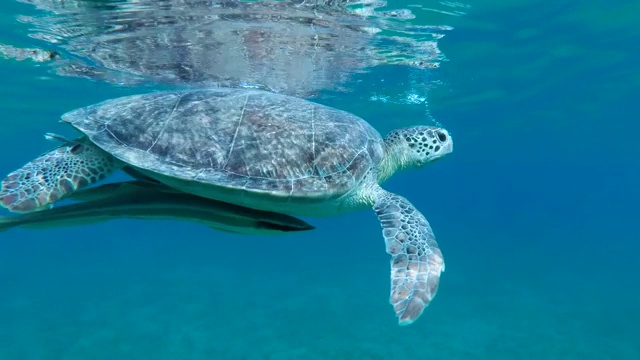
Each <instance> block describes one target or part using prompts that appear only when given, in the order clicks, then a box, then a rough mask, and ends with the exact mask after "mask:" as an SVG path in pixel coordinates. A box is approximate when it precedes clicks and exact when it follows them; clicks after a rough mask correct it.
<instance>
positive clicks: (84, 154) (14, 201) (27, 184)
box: [0, 138, 120, 212]
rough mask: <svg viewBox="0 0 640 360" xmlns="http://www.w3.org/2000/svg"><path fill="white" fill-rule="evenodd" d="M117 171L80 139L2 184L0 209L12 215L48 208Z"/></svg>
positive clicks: (107, 157)
mask: <svg viewBox="0 0 640 360" xmlns="http://www.w3.org/2000/svg"><path fill="white" fill-rule="evenodd" d="M118 167H120V165H119V163H118V161H117V160H115V159H114V158H113V157H112V156H111V155H109V154H107V153H105V152H104V151H102V150H100V149H99V148H97V147H96V146H95V145H93V144H91V143H89V142H88V141H87V140H86V139H85V138H80V139H77V140H74V141H71V142H68V143H65V144H63V145H62V146H60V147H58V148H55V149H53V150H51V151H50V152H48V153H46V154H44V155H42V156H40V157H38V158H37V159H35V160H33V161H31V162H30V163H28V164H26V165H24V166H23V167H22V168H20V169H18V170H16V171H14V172H12V173H11V174H9V175H7V177H6V178H5V179H4V180H3V181H2V189H1V190H0V205H2V206H4V207H6V208H7V209H9V210H10V211H13V212H31V211H36V210H41V209H45V208H47V207H50V206H51V205H52V204H53V203H54V202H56V201H58V200H60V199H62V198H64V197H65V196H66V195H68V194H70V193H73V192H74V191H76V190H78V189H80V188H82V187H84V186H86V185H89V184H93V183H95V182H97V181H100V180H102V179H104V178H105V177H106V176H107V175H109V174H111V173H112V172H114V171H115V170H116V169H117V168H118Z"/></svg>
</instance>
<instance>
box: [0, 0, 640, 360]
mask: <svg viewBox="0 0 640 360" xmlns="http://www.w3.org/2000/svg"><path fill="white" fill-rule="evenodd" d="M582 3H583V4H578V3H577V2H573V1H544V2H534V1H527V0H521V1H509V2H506V1H505V2H498V1H495V2H494V1H469V2H468V4H469V5H470V7H469V8H467V9H465V12H466V14H465V15H464V16H448V15H441V14H438V13H429V15H428V16H427V15H424V14H423V15H422V16H423V17H424V16H426V17H425V18H424V19H425V20H424V21H427V22H429V21H431V22H433V23H435V24H438V25H443V24H446V25H450V26H452V27H453V30H451V31H448V32H447V34H446V36H445V37H444V38H443V39H441V40H440V41H439V42H438V46H439V48H440V49H441V50H442V52H443V53H444V54H445V55H446V58H447V60H446V61H444V62H442V64H441V66H440V67H439V68H438V69H434V70H432V71H431V72H430V75H429V79H430V80H429V81H432V82H433V83H434V86H433V89H432V90H431V91H430V92H429V98H428V105H425V104H424V103H420V104H399V103H393V102H386V103H385V102H380V101H377V102H373V101H371V100H370V94H371V92H372V91H373V90H372V89H371V88H369V89H367V88H365V87H366V86H379V87H383V86H384V85H381V84H378V85H375V84H377V83H379V82H378V79H380V78H385V79H393V78H394V74H403V73H402V69H395V68H393V67H390V68H386V67H385V68H382V69H375V70H374V71H373V72H372V73H370V74H367V75H363V79H365V80H364V81H361V82H360V83H359V84H360V85H359V86H360V88H359V90H358V91H357V92H352V93H349V94H345V95H343V96H339V97H327V98H323V99H320V100H318V101H321V102H323V103H327V104H330V105H332V106H334V107H337V108H340V109H344V110H347V111H350V112H353V113H354V114H357V115H359V116H361V117H363V118H365V119H367V121H369V122H371V123H372V124H373V125H374V126H375V127H376V128H378V129H379V130H380V131H381V132H382V133H386V132H387V131H389V130H391V129H393V128H396V127H402V126H408V125H411V124H415V123H420V122H424V121H427V120H426V119H427V115H426V112H427V110H428V113H429V115H430V116H432V117H433V118H434V119H436V120H437V121H438V122H439V123H441V124H442V125H443V126H445V127H446V128H447V129H449V131H450V132H451V133H452V136H453V138H454V141H455V151H454V152H453V153H452V154H451V155H448V156H447V157H446V158H445V159H443V160H441V161H438V162H436V163H434V164H432V165H430V166H429V167H428V168H425V169H423V170H420V171H408V172H406V173H400V174H397V175H396V176H394V177H393V178H392V179H391V180H390V181H389V182H388V183H387V184H386V185H385V187H386V188H387V189H388V190H390V191H394V192H398V193H401V194H403V195H404V196H406V197H407V198H409V199H410V200H411V201H412V202H413V203H414V205H415V206H416V207H417V208H419V209H421V210H422V212H423V213H424V214H425V216H426V217H427V218H428V219H429V221H430V222H431V225H432V226H433V228H434V230H435V233H436V236H437V238H438V241H439V244H440V247H441V249H442V251H443V253H444V257H445V261H446V271H445V272H444V274H443V275H442V278H441V284H440V288H439V290H438V295H437V296H436V298H435V299H434V301H433V303H432V304H431V305H430V306H429V307H428V308H427V310H426V311H425V313H424V314H423V315H422V317H421V318H420V319H419V320H418V321H417V322H416V323H414V324H412V325H410V326H408V327H399V326H398V325H397V321H396V319H395V316H394V314H393V311H392V308H391V306H390V305H389V304H388V302H387V299H388V291H389V290H388V287H389V281H388V276H389V274H388V272H389V263H388V261H389V259H388V255H387V254H386V253H385V251H384V243H383V240H382V237H381V233H380V226H379V224H378V222H377V219H376V217H375V216H374V214H373V212H366V211H365V212H358V213H353V214H347V215H344V216H340V217H337V218H330V219H308V220H309V221H310V222H312V223H313V224H314V225H316V226H317V229H316V230H314V231H313V232H308V233H300V234H293V235H286V236H281V237H273V238H266V237H251V236H238V235H230V234H226V233H221V232H215V231H213V230H210V229H207V228H203V227H202V226H199V225H196V224H189V223H178V222H148V221H133V220H118V221H114V222H109V223H105V224H98V225H91V226H86V227H73V228H61V229H51V230H33V229H31V230H27V229H25V230H22V229H15V230H11V231H8V232H5V233H2V234H0V239H1V241H0V284H1V286H2V291H1V292H0V359H2V360H5V359H7V360H13V359H154V360H155V359H158V360H159V359H445V360H447V359H492V360H493V359H615V360H618V359H638V358H640V341H638V339H640V325H639V324H640V306H639V305H638V304H640V280H639V279H638V274H639V273H640V265H639V264H640V262H639V261H638V255H637V254H638V252H639V250H640V246H639V245H638V240H640V236H639V233H638V229H637V221H638V211H637V204H638V203H640V191H639V190H638V184H639V183H640V181H639V180H640V169H639V167H638V160H637V159H638V156H639V155H640V151H639V149H638V145H637V144H638V142H637V137H638V134H639V133H640V125H638V121H637V102H636V101H635V100H636V98H637V94H638V93H639V90H640V77H638V73H639V72H638V70H640V69H638V66H637V64H638V63H640V52H638V50H637V43H638V40H639V39H640V28H639V27H638V26H637V20H636V19H637V16H636V15H637V14H638V12H640V6H639V5H638V4H637V2H634V1H617V2H610V1H604V0H598V1H590V2H582ZM3 7H6V9H5V10H3V11H1V12H0V13H2V14H3V15H2V18H1V19H2V22H1V24H2V26H4V27H5V29H3V30H2V32H1V33H2V36H4V38H2V39H0V40H2V42H11V41H12V42H13V43H14V44H16V45H21V46H30V45H34V44H37V42H35V40H32V39H28V38H27V37H26V35H24V36H23V37H21V36H20V35H21V34H22V33H23V32H26V26H24V25H21V24H20V23H18V22H17V21H15V15H16V12H19V13H21V14H22V13H25V12H28V10H27V8H28V6H27V5H24V4H17V3H13V2H10V1H8V0H7V1H5V2H3V5H2V6H1V7H0V8H3ZM425 14H426V12H425ZM397 76H400V75H397ZM0 79H2V82H1V83H0V109H1V112H2V117H1V119H2V120H1V124H2V130H0V145H1V146H0V154H2V156H0V173H3V174H4V173H8V172H10V171H12V170H13V169H15V168H17V167H19V166H21V165H22V164H24V163H25V162H26V161H28V160H29V159H31V158H33V157H35V156H37V155H39V154H40V153H42V152H44V151H46V150H47V149H48V147H50V144H48V143H47V142H45V140H44V139H43V138H42V134H43V133H45V132H49V131H53V132H58V133H64V134H72V132H71V130H70V129H67V128H66V127H64V126H62V125H59V124H58V123H57V120H58V119H59V116H60V115H61V114H62V113H63V112H66V111H68V110H71V109H74V108H77V107H80V106H85V105H89V104H92V103H94V102H97V101H101V100H104V99H108V98H112V97H116V96H121V95H126V94H130V93H136V92H144V91H148V90H149V89H148V88H135V87H119V86H116V85H110V84H106V83H103V82H100V81H89V80H86V79H79V78H70V77H60V76H57V75H55V74H52V73H51V71H50V69H49V68H48V67H47V66H46V65H40V64H35V63H33V62H30V61H22V62H18V61H13V60H3V61H2V62H0ZM367 79H369V81H366V80H367ZM396 79H397V78H396ZM400 82H401V81H400ZM375 90H376V91H384V92H386V93H389V94H393V92H394V89H393V88H379V89H375Z"/></svg>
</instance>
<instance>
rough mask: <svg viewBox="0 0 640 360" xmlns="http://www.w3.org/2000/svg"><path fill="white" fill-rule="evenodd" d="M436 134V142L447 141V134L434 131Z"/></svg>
mask: <svg viewBox="0 0 640 360" xmlns="http://www.w3.org/2000/svg"><path fill="white" fill-rule="evenodd" d="M436 134H437V135H438V140H440V142H445V141H447V134H445V133H443V132H442V131H436Z"/></svg>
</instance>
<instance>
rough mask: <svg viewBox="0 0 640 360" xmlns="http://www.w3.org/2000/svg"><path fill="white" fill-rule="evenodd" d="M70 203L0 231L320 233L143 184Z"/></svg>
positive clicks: (1, 222) (109, 188) (6, 223)
mask: <svg viewBox="0 0 640 360" xmlns="http://www.w3.org/2000/svg"><path fill="white" fill-rule="evenodd" d="M69 198H70V199H72V200H76V201H79V202H77V203H72V204H69V205H63V206H58V207H53V208H50V209H46V210H42V211H36V212H32V213H25V214H21V215H17V216H7V217H0V231H3V230H8V229H11V228H14V227H29V228H56V227H63V226H77V225H86V224H94V223H99V222H105V221H109V220H114V219H121V218H133V219H150V220H161V219H170V220H183V221H190V222H196V223H202V224H204V225H206V226H208V227H210V228H213V229H216V230H221V231H226V232H232V233H239V234H257V235H277V234H283V233H286V232H295V231H305V230H313V229H315V227H313V226H312V225H310V224H308V223H306V222H305V221H303V220H301V219H298V218H295V217H292V216H289V215H285V214H280V213H275V212H269V211H261V210H254V209H250V208H246V207H242V206H238V205H233V204H228V203H224V202H220V201H215V200H211V199H207V198H203V197H199V196H195V195H191V194H188V193H183V192H180V191H177V190H174V189H172V188H169V187H167V186H164V185H162V184H159V183H153V182H148V181H141V180H136V181H126V182H119V183H109V184H105V185H102V186H98V187H93V188H89V189H86V190H82V191H79V192H77V193H75V194H73V195H72V196H70V197H69Z"/></svg>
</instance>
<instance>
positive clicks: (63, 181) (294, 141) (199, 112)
mask: <svg viewBox="0 0 640 360" xmlns="http://www.w3.org/2000/svg"><path fill="white" fill-rule="evenodd" d="M62 122H66V123H69V124H71V125H73V127H75V128H76V129H77V130H79V131H81V132H82V133H83V136H82V137H80V138H78V139H76V140H74V141H73V143H72V144H69V146H63V147H60V148H57V149H54V150H52V151H51V152H49V153H47V154H45V155H43V156H41V157H39V158H37V159H35V160H33V161H31V162H30V163H28V164H26V165H25V166H24V167H23V168H21V169H19V170H16V171H15V172H13V173H11V174H10V175H8V176H7V178H6V179H5V180H4V181H3V182H2V190H1V191H0V204H2V205H3V206H5V207H7V208H8V209H10V210H12V211H23V212H24V211H33V210H37V209H41V208H46V207H48V206H49V205H50V204H51V203H53V202H55V201H57V200H59V199H61V198H63V197H64V196H66V195H67V194H70V193H73V192H74V191H76V190H77V189H78V188H80V187H83V186H86V185H89V184H92V183H95V182H97V181H99V180H101V179H103V178H105V177H106V176H107V175H109V174H111V173H113V172H114V171H116V170H117V169H118V168H121V167H123V166H126V167H127V168H128V169H130V170H132V171H133V172H135V173H139V174H141V176H143V177H149V178H152V179H155V180H156V181H159V182H161V183H163V184H165V185H167V186H169V187H172V188H175V189H178V190H180V191H183V192H187V193H191V194H195V195H199V196H203V197H207V198H211V199H215V200H218V201H223V202H228V203H233V204H237V205H240V206H245V207H250V208H254V209H258V210H266V211H272V212H278V213H283V214H291V215H300V216H332V215H336V214H339V213H344V212H347V211H354V210H360V209H364V208H373V210H374V211H375V213H376V215H377V216H378V218H379V220H380V224H381V225H382V228H383V236H384V239H385V241H386V250H387V252H388V253H389V254H391V256H392V260H391V295H390V302H391V304H392V305H393V306H394V309H395V312H396V315H397V316H398V318H399V320H398V321H399V323H400V324H403V325H404V324H410V323H412V322H413V321H415V320H416V319H417V318H418V317H419V316H420V314H421V313H422V312H423V310H424V308H425V307H426V306H427V305H428V304H429V303H430V301H431V300H432V298H433V297H434V296H435V294H436V290H437V287H438V283H439V278H440V273H441V271H443V270H444V260H443V257H442V253H441V252H440V249H439V248H438V245H437V243H436V240H435V236H434V234H433V231H432V230H431V227H430V225H429V223H428V222H427V220H426V219H425V218H424V216H423V215H422V214H421V213H420V212H419V211H418V210H417V209H416V208H415V207H414V206H413V205H412V204H411V203H410V202H409V201H408V200H407V199H405V198H404V197H402V196H400V195H396V194H393V193H391V192H388V191H386V190H384V189H383V188H382V187H381V186H380V185H379V184H380V183H382V182H383V181H385V180H387V179H388V178H389V177H390V176H391V175H392V174H393V173H394V172H395V171H397V170H400V169H404V168H410V167H422V166H424V165H426V164H428V163H430V162H432V161H434V160H436V159H439V158H441V157H442V156H444V155H446V154H448V153H450V152H451V151H452V150H453V142H452V139H451V136H450V135H449V134H448V132H447V131H446V130H445V129H443V128H439V127H433V126H414V127H409V128H404V129H398V130H394V131H392V132H391V133H389V134H388V135H387V136H386V137H385V138H384V139H383V138H382V137H381V136H380V134H379V133H378V132H377V131H376V130H375V129H374V128H373V127H372V126H371V125H369V124H368V123H367V122H366V121H364V120H363V119H361V118H359V117H357V116H355V115H353V114H351V113H348V112H345V111H341V110H338V109H334V108H331V107H328V106H324V105H321V104H318V103H315V102H311V101H307V100H304V99H301V98H297V97H292V96H288V95H282V94H275V93H272V92H268V91H262V90H253V89H238V88H212V89H211V88H210V89H192V90H184V91H164V92H154V93H148V94H141V95H131V96H126V97H121V98H116V99H111V100H107V101H104V102H102V103H98V104H95V105H91V106H88V107H85V108H80V109H77V110H74V111H71V112H68V113H66V114H64V115H63V116H62Z"/></svg>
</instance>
